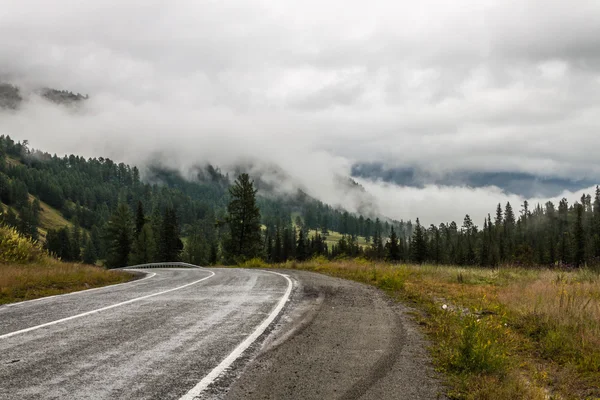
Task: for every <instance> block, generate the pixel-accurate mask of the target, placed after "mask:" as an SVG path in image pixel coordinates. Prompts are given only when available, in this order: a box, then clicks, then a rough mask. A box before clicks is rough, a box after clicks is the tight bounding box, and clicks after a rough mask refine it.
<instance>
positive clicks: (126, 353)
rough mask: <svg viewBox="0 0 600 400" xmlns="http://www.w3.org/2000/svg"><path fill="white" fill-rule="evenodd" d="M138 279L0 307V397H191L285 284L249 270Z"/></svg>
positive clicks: (280, 300) (234, 352)
mask: <svg viewBox="0 0 600 400" xmlns="http://www.w3.org/2000/svg"><path fill="white" fill-rule="evenodd" d="M146 272H147V273H148V275H147V276H146V278H143V279H140V280H137V281H133V282H130V283H126V284H122V285H116V286H109V287H105V288H101V289H93V290H89V291H84V292H78V293H74V294H71V295H64V296H56V297H51V298H45V299H40V300H34V301H29V302H23V303H16V304H12V305H7V306H2V307H0V398H1V399H7V400H8V399H42V398H43V399H63V398H69V399H115V398H126V399H150V398H151V399H181V398H184V399H185V398H192V397H193V395H194V394H196V393H198V392H199V391H200V390H201V389H202V387H203V386H202V385H204V386H206V384H208V383H210V382H211V381H212V380H213V379H214V378H215V377H216V376H217V375H218V374H219V373H220V372H221V371H222V370H223V369H224V367H226V366H227V365H228V363H229V364H230V363H231V362H232V361H234V360H235V358H237V357H238V356H239V355H240V354H241V350H243V348H242V349H240V346H242V347H243V345H244V344H245V345H246V347H247V345H249V344H250V343H251V342H252V341H253V340H254V338H255V337H256V336H258V334H260V332H261V329H263V330H264V328H265V327H266V325H268V323H270V322H271V321H272V320H273V318H275V317H276V315H277V314H278V312H279V311H280V310H281V307H282V306H283V305H284V304H285V301H286V299H287V296H289V293H290V290H291V281H290V280H289V279H287V278H286V277H285V276H282V275H278V274H275V273H271V272H267V271H259V270H241V269H212V270H206V269H153V270H149V271H146ZM201 381H202V382H201ZM199 384H200V386H198V385H199ZM194 388H195V389H194ZM190 390H195V391H192V392H191V393H190Z"/></svg>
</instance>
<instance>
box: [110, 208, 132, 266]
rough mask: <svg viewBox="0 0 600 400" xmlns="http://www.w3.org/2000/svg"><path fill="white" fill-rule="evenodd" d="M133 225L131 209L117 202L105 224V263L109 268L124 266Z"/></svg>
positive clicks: (129, 248) (129, 249) (126, 261)
mask: <svg viewBox="0 0 600 400" xmlns="http://www.w3.org/2000/svg"><path fill="white" fill-rule="evenodd" d="M133 232H134V225H133V218H132V215H131V210H130V209H129V207H128V206H127V204H125V203H119V205H118V206H117V209H116V210H115V212H114V213H113V214H112V216H111V217H110V219H109V221H108V224H107V226H106V232H105V238H106V243H107V257H106V265H107V266H108V267H109V268H118V267H126V266H127V264H128V261H129V252H130V251H131V244H132V239H133Z"/></svg>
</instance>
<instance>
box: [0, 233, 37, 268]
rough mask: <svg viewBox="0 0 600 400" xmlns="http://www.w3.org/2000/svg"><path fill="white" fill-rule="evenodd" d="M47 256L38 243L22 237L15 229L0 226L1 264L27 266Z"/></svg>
mask: <svg viewBox="0 0 600 400" xmlns="http://www.w3.org/2000/svg"><path fill="white" fill-rule="evenodd" d="M45 255H46V254H45V252H44V250H43V249H42V248H41V246H40V245H39V244H38V243H37V242H34V241H32V240H30V239H27V238H25V237H23V236H21V235H20V234H19V233H18V232H17V230H16V229H14V228H10V227H7V226H0V263H16V264H26V263H29V262H33V261H38V260H41V259H42V258H43V257H44V256H45Z"/></svg>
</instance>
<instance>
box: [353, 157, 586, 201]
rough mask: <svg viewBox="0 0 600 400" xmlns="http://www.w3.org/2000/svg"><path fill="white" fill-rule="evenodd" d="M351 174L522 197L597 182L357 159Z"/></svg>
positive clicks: (549, 194)
mask: <svg viewBox="0 0 600 400" xmlns="http://www.w3.org/2000/svg"><path fill="white" fill-rule="evenodd" d="M352 176H353V177H356V178H365V179H373V180H382V181H384V182H389V183H394V184H396V185H400V186H409V187H417V188H422V187H424V186H426V185H441V186H468V187H473V188H480V187H486V186H496V187H498V188H500V189H502V190H503V191H505V192H506V193H514V194H517V195H520V196H523V197H527V198H532V197H554V196H557V195H560V194H561V193H562V192H564V191H565V190H568V191H577V190H581V189H586V188H589V187H591V186H594V185H596V184H597V183H598V182H597V181H594V180H591V179H568V178H562V177H556V176H538V175H534V174H531V173H526V172H506V171H497V172H476V171H460V172H449V173H446V174H443V175H441V176H436V175H434V174H431V173H428V172H426V171H422V170H419V169H417V168H410V167H387V166H385V165H383V164H382V163H357V164H354V165H353V166H352Z"/></svg>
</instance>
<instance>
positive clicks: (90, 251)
mask: <svg viewBox="0 0 600 400" xmlns="http://www.w3.org/2000/svg"><path fill="white" fill-rule="evenodd" d="M97 259H98V256H97V253H96V248H95V246H94V242H92V240H91V239H90V238H89V237H88V238H87V239H86V241H85V245H84V248H83V262H84V263H85V264H91V265H93V264H95V263H96V260H97Z"/></svg>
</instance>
